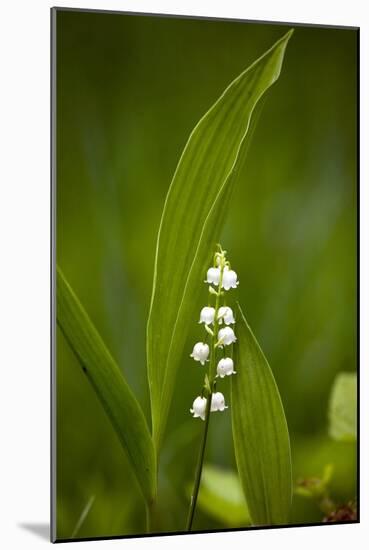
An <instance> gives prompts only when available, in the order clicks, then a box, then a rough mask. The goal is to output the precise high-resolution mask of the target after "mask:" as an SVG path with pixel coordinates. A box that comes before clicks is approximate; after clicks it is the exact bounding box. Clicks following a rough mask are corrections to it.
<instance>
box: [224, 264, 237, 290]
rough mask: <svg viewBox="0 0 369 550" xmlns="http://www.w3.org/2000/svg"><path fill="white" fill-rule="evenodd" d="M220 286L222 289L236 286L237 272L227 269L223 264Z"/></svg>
mask: <svg viewBox="0 0 369 550" xmlns="http://www.w3.org/2000/svg"><path fill="white" fill-rule="evenodd" d="M222 287H223V288H224V290H229V289H230V288H237V287H238V280H237V273H236V272H235V271H233V269H229V267H228V266H225V268H224V271H223V280H222Z"/></svg>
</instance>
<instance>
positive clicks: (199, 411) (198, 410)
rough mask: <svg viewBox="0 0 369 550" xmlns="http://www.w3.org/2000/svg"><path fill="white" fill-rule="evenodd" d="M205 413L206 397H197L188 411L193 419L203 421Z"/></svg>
mask: <svg viewBox="0 0 369 550" xmlns="http://www.w3.org/2000/svg"><path fill="white" fill-rule="evenodd" d="M205 412H206V397H201V396H200V395H199V396H198V397H196V399H195V401H194V402H193V403H192V409H190V413H191V414H192V415H193V417H194V418H201V419H202V420H205Z"/></svg>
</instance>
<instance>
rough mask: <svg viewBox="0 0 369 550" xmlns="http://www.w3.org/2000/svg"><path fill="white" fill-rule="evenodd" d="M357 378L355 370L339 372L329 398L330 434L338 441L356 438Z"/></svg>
mask: <svg viewBox="0 0 369 550" xmlns="http://www.w3.org/2000/svg"><path fill="white" fill-rule="evenodd" d="M356 409H357V380H356V374H355V373H354V372H341V373H339V374H338V375H337V376H336V378H335V380H334V383H333V387H332V392H331V396H330V400H329V410H328V417H329V435H330V436H331V437H332V438H333V439H336V440H337V441H355V440H356Z"/></svg>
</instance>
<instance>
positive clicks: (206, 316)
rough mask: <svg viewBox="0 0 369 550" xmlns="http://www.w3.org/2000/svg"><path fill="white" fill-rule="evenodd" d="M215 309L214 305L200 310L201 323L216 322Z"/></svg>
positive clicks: (209, 323)
mask: <svg viewBox="0 0 369 550" xmlns="http://www.w3.org/2000/svg"><path fill="white" fill-rule="evenodd" d="M214 315H215V309H214V308H213V307H207V306H206V307H203V308H202V310H201V312H200V321H199V323H205V325H211V323H214Z"/></svg>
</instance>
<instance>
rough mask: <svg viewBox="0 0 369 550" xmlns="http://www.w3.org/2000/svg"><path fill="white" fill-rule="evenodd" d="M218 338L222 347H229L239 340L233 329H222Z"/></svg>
mask: <svg viewBox="0 0 369 550" xmlns="http://www.w3.org/2000/svg"><path fill="white" fill-rule="evenodd" d="M218 338H219V343H220V344H219V345H220V346H229V344H233V342H235V341H236V340H237V338H236V336H235V333H234V332H233V329H232V328H231V327H224V328H221V329H220V331H219V332H218Z"/></svg>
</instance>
